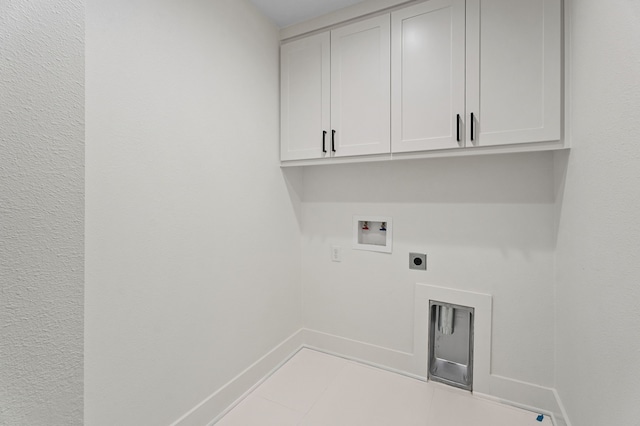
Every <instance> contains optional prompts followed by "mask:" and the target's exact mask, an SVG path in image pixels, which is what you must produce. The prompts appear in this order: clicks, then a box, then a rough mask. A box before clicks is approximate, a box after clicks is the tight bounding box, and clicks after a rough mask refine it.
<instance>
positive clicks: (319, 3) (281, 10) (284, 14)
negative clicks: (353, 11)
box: [250, 0, 364, 28]
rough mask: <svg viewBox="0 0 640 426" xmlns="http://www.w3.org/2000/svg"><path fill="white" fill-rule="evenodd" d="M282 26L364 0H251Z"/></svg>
mask: <svg viewBox="0 0 640 426" xmlns="http://www.w3.org/2000/svg"><path fill="white" fill-rule="evenodd" d="M250 1H251V3H253V4H255V5H256V7H257V8H258V9H260V10H261V11H262V13H264V14H265V15H267V16H268V17H269V18H271V20H272V21H273V22H275V23H276V25H278V26H279V27H280V28H284V27H288V26H289V25H293V24H297V23H299V22H303V21H306V20H308V19H312V18H316V17H318V16H322V15H324V14H327V13H330V12H333V11H335V10H338V9H342V8H343V7H347V6H351V5H353V4H356V3H361V2H362V1H364V0H250Z"/></svg>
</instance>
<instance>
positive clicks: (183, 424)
mask: <svg viewBox="0 0 640 426" xmlns="http://www.w3.org/2000/svg"><path fill="white" fill-rule="evenodd" d="M302 336H303V330H298V331H296V332H295V333H293V334H292V335H291V336H289V337H288V338H287V339H285V340H284V341H283V342H282V343H280V344H279V345H278V346H276V347H275V348H273V349H272V350H271V351H269V352H268V353H267V354H266V355H264V356H263V357H262V358H260V359H259V360H257V361H256V362H254V363H253V364H251V365H250V366H249V367H247V368H246V369H245V370H244V371H243V372H241V373H240V374H238V375H237V376H236V377H234V378H233V379H231V380H230V381H229V382H228V383H227V384H225V385H224V386H222V387H221V388H219V389H217V390H216V391H215V392H213V393H212V394H211V395H209V396H208V397H206V398H205V399H204V400H203V401H201V402H200V403H199V404H197V405H196V406H195V407H193V408H192V409H191V410H189V411H188V412H187V413H185V414H184V415H183V416H181V417H180V418H179V419H178V420H176V421H175V422H173V423H172V424H171V426H191V425H193V426H202V425H210V424H213V423H215V422H216V421H218V420H219V419H220V418H221V417H222V416H224V415H225V414H226V413H228V412H229V411H231V409H232V408H233V407H235V406H236V405H238V404H239V403H240V401H242V400H243V399H244V398H245V397H246V396H247V395H248V394H249V393H251V392H252V391H253V390H254V389H255V388H256V387H258V386H259V385H260V384H261V383H262V382H263V381H265V380H266V379H267V378H268V377H269V376H271V374H273V373H274V372H275V371H276V370H277V369H278V368H280V367H281V366H282V365H283V364H284V363H285V362H287V361H288V360H289V358H291V357H292V356H293V355H295V354H296V353H297V352H298V351H299V350H300V349H301V348H302V347H303V337H302ZM212 419H213V420H212Z"/></svg>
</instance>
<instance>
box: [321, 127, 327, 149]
mask: <svg viewBox="0 0 640 426" xmlns="http://www.w3.org/2000/svg"><path fill="white" fill-rule="evenodd" d="M326 138H327V131H326V130H323V131H322V152H323V153H325V154H326V153H327V149H326V148H325V145H324V140H325V139H326Z"/></svg>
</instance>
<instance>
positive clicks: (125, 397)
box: [85, 0, 301, 426]
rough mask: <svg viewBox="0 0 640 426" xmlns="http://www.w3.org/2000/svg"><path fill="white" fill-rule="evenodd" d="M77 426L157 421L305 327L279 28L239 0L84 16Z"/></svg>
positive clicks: (95, 11) (140, 4) (127, 4)
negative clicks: (285, 157)
mask: <svg viewBox="0 0 640 426" xmlns="http://www.w3.org/2000/svg"><path fill="white" fill-rule="evenodd" d="M86 44H87V55H86V56H87V93H86V101H87V148H86V168H87V172H86V194H87V211H86V214H87V216H86V342H85V365H86V370H85V374H86V376H85V377H86V380H85V398H86V404H85V412H86V416H85V421H86V424H87V425H91V426H93V425H110V424H118V425H141V424H168V423H170V422H172V421H174V420H176V419H177V418H178V417H180V416H181V415H183V414H185V413H186V412H187V411H188V410H189V409H191V408H193V407H194V406H195V405H196V404H198V403H199V402H201V401H202V400H203V399H205V398H206V397H207V396H209V395H210V394H212V393H213V392H215V391H216V390H218V389H220V387H221V386H223V385H224V384H225V383H227V382H228V381H229V380H231V379H232V378H233V377H234V376H235V375H237V374H238V373H240V372H241V371H242V370H243V369H245V368H246V367H248V366H249V365H250V364H251V363H253V362H254V361H256V360H257V359H258V358H259V357H261V356H263V355H264V354H265V353H267V352H268V351H269V350H271V349H273V348H274V347H275V346H276V345H277V344H278V343H280V342H281V341H282V340H284V339H285V338H287V337H288V336H289V335H290V334H291V333H293V332H294V331H295V330H297V329H298V328H299V327H300V325H301V314H300V306H301V300H300V288H299V277H300V254H299V247H300V229H299V224H298V217H297V216H296V215H297V213H299V211H298V210H299V201H298V200H296V195H295V193H292V194H291V195H290V193H289V191H288V187H287V183H286V182H285V179H284V177H283V173H282V172H281V171H280V168H279V162H278V157H277V153H278V126H279V115H278V111H279V106H278V105H279V90H278V81H279V75H278V67H279V65H278V49H279V43H278V30H277V29H276V28H275V27H274V26H273V25H272V24H271V23H269V22H268V21H267V20H266V19H265V18H263V17H262V15H260V14H259V13H258V12H257V11H256V10H255V9H254V7H253V6H251V5H250V4H249V3H248V2H247V1H244V0H241V1H239V0H217V1H202V0H187V1H180V2H175V1H170V0H113V1H107V2H105V1H98V0H92V1H90V2H89V3H88V6H87V35H86Z"/></svg>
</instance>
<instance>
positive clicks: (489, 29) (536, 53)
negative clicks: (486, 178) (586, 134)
mask: <svg viewBox="0 0 640 426" xmlns="http://www.w3.org/2000/svg"><path fill="white" fill-rule="evenodd" d="M561 16H562V14H561V0H467V87H466V89H467V101H466V110H467V116H466V121H467V122H468V123H469V124H468V125H467V131H468V132H467V137H466V141H467V146H489V145H505V144H517V143H526V142H544V141H555V140H559V139H560V137H561V94H562V86H561V76H562V71H561V66H562V60H561V46H562V45H561V39H562V37H561V28H562V22H561ZM471 114H473V121H472V118H471V117H472V115H471ZM472 127H473V131H471V129H472Z"/></svg>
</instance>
